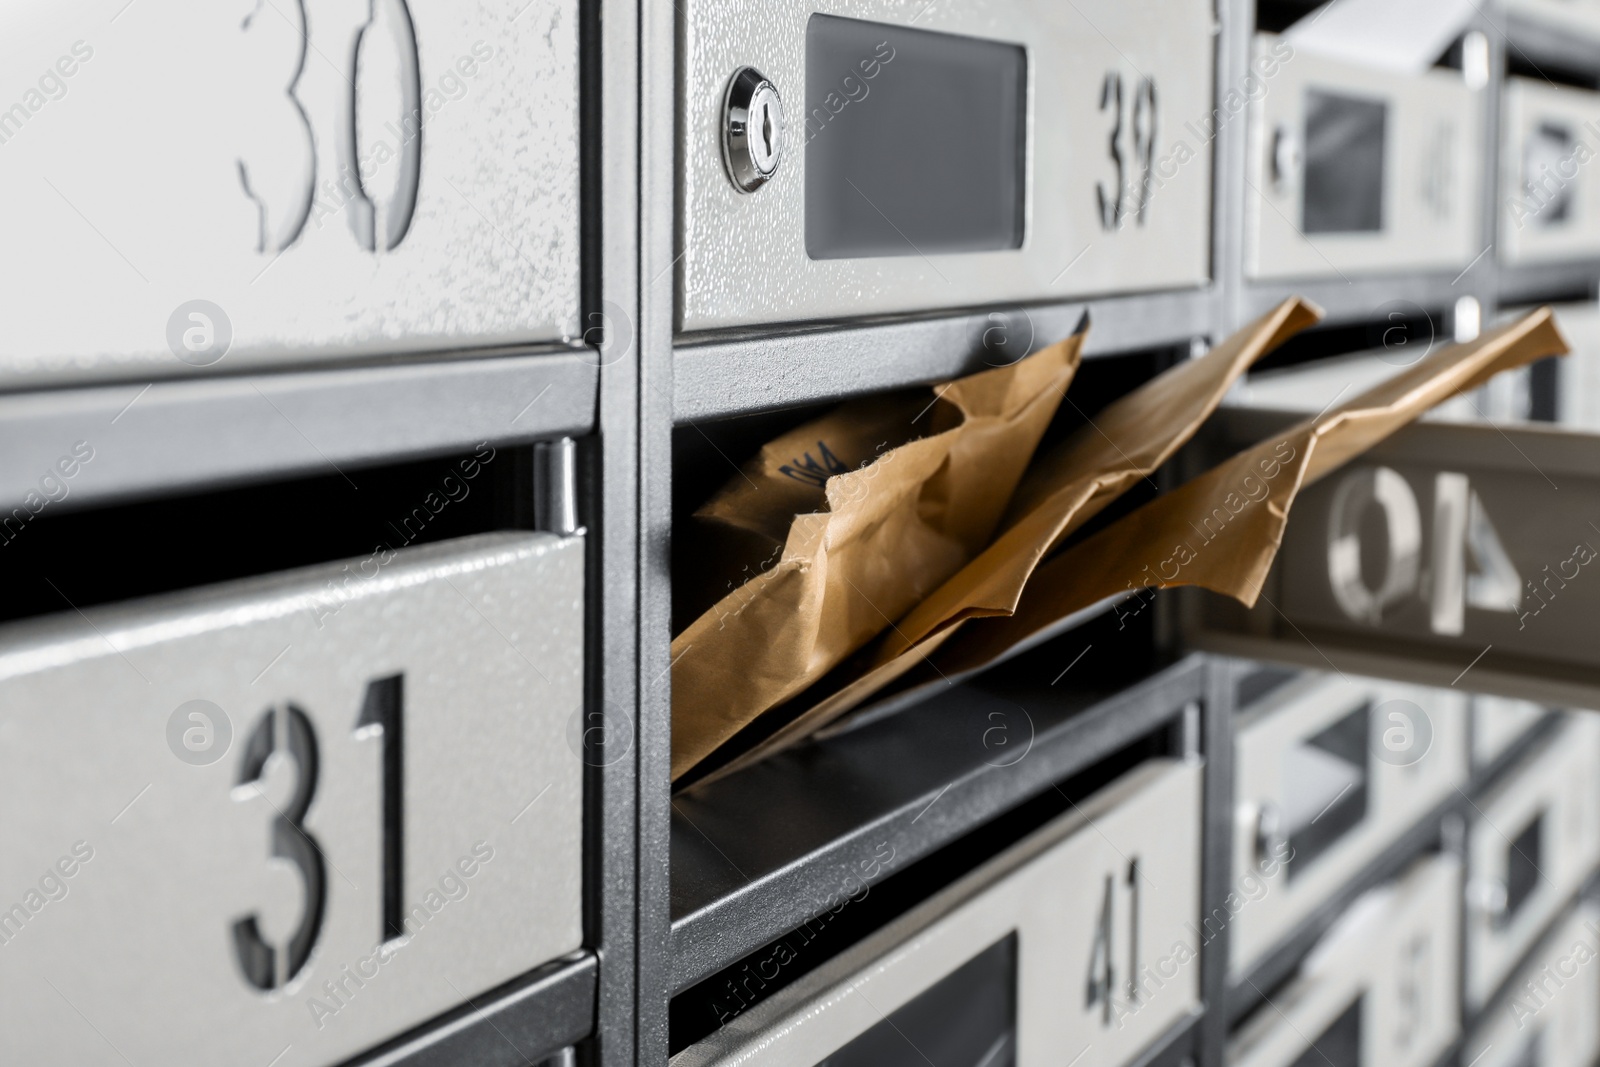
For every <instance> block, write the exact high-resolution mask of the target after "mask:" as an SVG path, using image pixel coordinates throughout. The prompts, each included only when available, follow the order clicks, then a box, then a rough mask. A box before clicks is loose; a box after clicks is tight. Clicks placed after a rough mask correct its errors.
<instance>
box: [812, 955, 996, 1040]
mask: <svg viewBox="0 0 1600 1067" xmlns="http://www.w3.org/2000/svg"><path fill="white" fill-rule="evenodd" d="M1016 1031H1017V935H1016V933H1015V932H1013V933H1012V934H1010V935H1009V936H1007V937H1004V938H1002V939H1000V940H999V941H996V942H995V943H994V944H993V945H991V946H989V947H988V948H986V949H984V950H983V951H982V952H980V953H978V954H977V955H976V956H974V957H972V959H970V960H968V961H967V962H966V963H964V964H962V965H961V966H960V967H958V968H956V969H955V970H954V971H952V972H950V973H949V974H948V975H946V976H945V977H944V978H941V979H940V980H939V981H938V982H937V983H935V984H934V986H933V987H932V988H930V989H928V990H926V991H924V992H923V993H921V994H920V995H919V996H917V997H916V998H914V999H913V1000H912V1001H911V1002H910V1003H908V1004H906V1005H904V1006H902V1007H900V1008H897V1009H896V1010H894V1011H893V1012H890V1013H889V1015H888V1016H886V1017H885V1018H884V1020H883V1021H882V1022H880V1023H878V1025H876V1026H874V1027H873V1028H872V1029H870V1030H868V1031H867V1032H866V1033H864V1034H862V1035H860V1036H859V1037H857V1038H856V1039H855V1040H853V1041H851V1042H850V1043H849V1044H848V1045H846V1046H844V1047H843V1048H841V1049H840V1050H839V1051H838V1052H835V1053H833V1054H832V1055H830V1056H829V1057H828V1058H827V1059H825V1060H823V1061H822V1062H821V1063H819V1064H817V1067H921V1065H922V1064H923V1063H925V1062H926V1061H925V1060H924V1059H923V1051H924V1050H926V1051H927V1052H928V1054H929V1055H932V1056H937V1057H939V1059H940V1060H942V1061H945V1062H949V1063H973V1064H982V1065H983V1067H1007V1065H1009V1064H1013V1063H1015V1062H1016V1056H1017V1051H1016V1044H1017V1038H1016Z"/></svg>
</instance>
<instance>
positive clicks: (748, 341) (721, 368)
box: [673, 289, 1218, 423]
mask: <svg viewBox="0 0 1600 1067" xmlns="http://www.w3.org/2000/svg"><path fill="white" fill-rule="evenodd" d="M1217 309H1218V300H1217V296H1216V293H1215V290H1214V289H1197V290H1183V291H1178V292H1170V293H1150V294H1140V295H1129V296H1118V297H1106V298H1103V299H1099V300H1088V301H1081V300H1080V301H1074V302H1070V303H1064V304H1048V305H1040V306H1025V307H1019V306H1010V307H997V308H993V309H990V310H986V311H974V312H968V313H965V314H959V315H950V316H945V317H942V318H931V317H930V318H920V319H903V320H896V321H892V322H873V323H837V322H834V323H797V324H791V325H789V326H783V327H776V328H766V329H762V330H760V331H756V330H740V331H734V332H722V331H719V332H717V333H715V334H683V335H680V336H679V337H678V338H677V340H676V342H675V345H674V350H673V418H674V420H675V421H676V422H679V423H683V422H694V421H699V420H703V419H715V418H723V417H726V416H730V415H743V414H748V413H751V412H757V411H771V410H776V409H778V408H784V407H794V406H796V405H800V404H809V403H816V402H819V401H828V400H841V399H843V398H845V397H849V396H858V395H861V394H863V393H871V392H876V391H879V390H883V389H892V388H895V387H898V386H905V385H920V384H925V383H928V382H937V381H943V380H945V379H947V378H954V377H958V376H960V375H962V374H968V373H972V372H974V371H979V370H982V369H984V367H985V365H986V364H985V361H984V356H985V353H984V350H983V347H982V345H983V337H984V333H985V331H986V330H989V329H990V328H991V327H994V326H996V325H997V323H1000V322H1004V324H1005V325H1004V329H1005V330H1006V331H1007V332H1006V337H1007V340H1008V341H1010V340H1011V339H1012V338H1015V337H1021V339H1022V340H1023V342H1024V343H1026V344H1027V347H1028V348H1029V349H1036V348H1040V347H1042V346H1044V345H1046V344H1049V343H1052V342H1055V341H1059V340H1061V339H1062V338H1063V337H1066V336H1068V335H1070V334H1071V333H1072V331H1073V330H1074V329H1075V328H1076V327H1077V325H1078V322H1079V321H1080V320H1081V319H1082V317H1083V314H1084V312H1088V313H1089V319H1090V327H1089V338H1088V341H1087V342H1086V344H1085V346H1084V354H1085V355H1087V356H1095V355H1106V354H1109V353H1114V352H1130V351H1137V350H1139V349H1144V348H1157V347H1161V346H1164V345H1172V344H1181V343H1185V342H1187V341H1188V340H1189V339H1190V338H1194V337H1206V336H1209V335H1210V334H1211V333H1212V330H1213V328H1214V327H1215V325H1216V322H1217V319H1218V315H1217ZM997 314H998V315H1002V316H1004V318H1003V319H995V318H991V316H994V315H997ZM989 358H990V359H993V357H989Z"/></svg>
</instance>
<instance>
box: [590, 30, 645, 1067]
mask: <svg viewBox="0 0 1600 1067" xmlns="http://www.w3.org/2000/svg"><path fill="white" fill-rule="evenodd" d="M641 7H642V5H640V4H638V3H635V2H634V0H585V2H584V3H583V5H582V9H581V16H580V17H581V19H582V27H581V31H580V42H581V49H582V66H581V70H582V76H581V85H582V119H583V135H582V142H581V143H582V146H583V147H582V152H583V171H582V173H583V192H584V198H583V201H584V217H583V239H584V241H583V243H584V249H585V259H584V271H583V283H584V284H583V298H584V309H583V310H584V318H583V326H584V328H585V339H586V340H589V341H590V342H591V343H596V344H597V347H595V348H591V349H590V352H591V353H592V355H593V358H595V359H596V360H597V361H598V362H599V364H600V391H599V411H598V413H597V422H598V426H599V437H598V447H597V448H595V449H594V450H593V451H592V452H591V453H590V454H589V456H588V457H587V464H586V466H587V467H588V469H587V470H586V471H585V472H584V474H585V477H584V482H585V484H586V486H587V487H588V488H589V493H590V496H589V500H588V508H587V511H586V520H587V521H588V522H590V523H591V525H592V526H593V527H595V528H596V529H595V530H594V531H593V534H594V535H593V536H592V538H591V543H592V544H594V545H595V546H596V549H595V554H594V556H593V557H592V559H591V561H590V570H589V582H590V590H591V593H590V604H591V607H592V612H591V614H592V616H593V618H594V622H593V623H592V624H591V629H590V644H589V650H588V656H589V660H590V663H591V671H590V679H591V681H590V691H589V701H590V705H589V706H590V709H591V710H596V709H597V708H598V710H600V711H601V712H602V713H603V714H604V716H605V726H606V731H607V737H606V740H607V746H606V750H605V758H604V759H600V760H596V761H594V762H595V763H597V764H600V765H599V766H592V767H591V768H590V778H589V783H588V788H587V791H586V795H585V803H586V806H587V808H588V821H587V826H588V832H589V837H588V841H587V844H588V849H587V853H588V855H587V859H586V866H585V872H584V874H585V878H584V882H585V888H586V894H587V897H588V903H587V911H586V914H585V926H586V932H587V934H588V940H589V943H590V945H591V946H592V947H593V948H594V950H595V952H596V954H597V955H598V957H599V961H600V968H599V984H598V989H597V996H596V1003H595V1029H594V1035H593V1037H592V1038H591V1040H590V1041H589V1042H588V1043H587V1046H586V1048H585V1058H586V1060H587V1061H588V1062H590V1063H593V1064H600V1065H604V1067H625V1065H630V1064H633V1063H634V1062H636V1059H637V1045H638V1037H637V1034H636V1032H635V1030H636V1020H637V1019H638V1018H639V1017H640V1013H639V999H640V990H641V989H642V988H648V984H647V983H641V982H640V980H639V975H638V968H637V946H638V943H639V906H640V900H641V899H642V898H641V895H640V892H639V859H640V857H639V852H638V849H637V847H636V843H637V842H638V841H639V840H640V834H639V823H640V820H639V812H640V803H639V790H638V783H639V781H640V780H641V779H642V778H643V777H644V776H645V774H644V772H643V771H642V769H641V768H643V767H645V766H647V765H648V755H647V754H648V752H649V746H650V744H651V741H652V738H653V737H654V733H655V731H654V730H653V729H651V728H649V724H648V721H647V714H646V710H645V708H644V707H643V706H642V705H641V704H640V702H639V699H638V697H639V692H640V687H639V681H638V679H639V656H638V648H639V616H640V612H639V588H640V583H639V559H638V552H639V545H640V538H639V499H638V487H639V484H640V479H639V463H640V436H639V431H640V426H641V419H640V409H639V393H640V378H641V367H642V365H643V354H644V353H645V352H646V351H647V350H648V347H647V345H646V343H645V337H644V335H643V333H642V331H641V330H640V329H639V323H640V319H641V316H640V313H639V303H638V294H639V284H638V277H639V258H638V251H639V243H638V242H639V225H640V220H639V195H638V180H639V178H638V176H639V140H638V130H639V121H638V120H639V92H640V71H641V63H640V53H639V29H640V23H639V20H640V12H641ZM612 744H616V745H617V747H619V748H620V747H623V746H624V745H625V746H626V748H625V750H624V751H622V752H620V753H618V752H616V751H615V750H614V749H613V748H612V747H611V745H612Z"/></svg>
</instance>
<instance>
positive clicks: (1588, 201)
mask: <svg viewBox="0 0 1600 1067" xmlns="http://www.w3.org/2000/svg"><path fill="white" fill-rule="evenodd" d="M1504 106H1505V120H1504V125H1503V130H1502V133H1501V150H1500V152H1501V157H1500V169H1501V179H1500V181H1501V186H1502V188H1504V189H1505V190H1506V195H1505V201H1504V208H1503V210H1502V211H1501V219H1500V254H1501V256H1502V258H1503V259H1504V260H1505V262H1507V263H1511V264H1518V263H1530V262H1538V261H1550V260H1560V259H1579V258H1582V257H1585V256H1595V255H1600V176H1596V174H1595V173H1593V171H1594V168H1593V167H1590V166H1588V163H1589V162H1590V161H1591V160H1592V159H1593V158H1594V156H1595V154H1596V153H1597V152H1600V93H1596V92H1591V91H1588V90H1584V89H1574V88H1571V87H1567V86H1560V87H1558V86H1553V85H1550V84H1548V83H1546V82H1543V81H1538V80H1535V79H1530V78H1509V79H1507V81H1506V87H1505V105H1504Z"/></svg>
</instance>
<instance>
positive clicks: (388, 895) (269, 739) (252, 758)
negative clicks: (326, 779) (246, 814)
mask: <svg viewBox="0 0 1600 1067" xmlns="http://www.w3.org/2000/svg"><path fill="white" fill-rule="evenodd" d="M402 679H403V676H402V675H398V674H397V675H394V676H392V677H388V678H379V679H376V680H374V681H373V682H371V683H370V684H368V686H367V692H366V697H365V699H364V700H363V701H362V704H361V714H360V715H359V716H358V717H357V719H356V730H355V736H356V738H357V739H363V738H366V737H377V738H379V739H380V740H381V741H382V744H383V753H382V775H381V777H382V781H383V785H382V790H383V797H382V801H381V803H380V811H381V816H380V817H381V820H382V826H381V827H380V834H381V837H382V852H383V859H382V865H383V889H382V894H383V899H382V902H381V903H382V915H383V924H382V932H381V936H380V938H379V942H380V944H381V943H382V942H383V941H387V940H390V939H392V938H395V937H400V936H403V934H404V932H405V931H404V929H403V927H402V926H401V918H400V899H401V897H400V893H401V886H400V876H401V858H402V857H401V845H402V840H403V838H402V831H403V826H402V822H401V793H400V786H401V780H400V775H401V768H402V765H403V764H402V756H403V750H402V749H401V733H400V710H401V694H402V692H403V690H402ZM280 753H281V754H282V755H283V756H284V757H286V758H287V759H288V760H289V762H290V763H292V764H293V765H294V771H295V784H294V795H293V796H292V797H290V798H289V802H288V803H287V804H286V805H284V806H283V807H281V808H278V809H277V813H276V816H275V817H274V818H273V820H272V832H271V839H270V840H271V851H272V855H273V856H274V857H276V858H278V859H282V860H287V861H288V862H289V863H291V864H292V865H293V866H294V867H295V869H296V870H297V871H298V872H299V874H300V881H301V884H302V885H303V886H304V887H305V893H304V896H303V901H304V903H303V905H302V906H301V910H300V919H299V922H298V923H296V925H295V928H294V931H293V932H292V933H291V934H290V935H289V937H288V940H287V941H286V942H284V943H283V944H278V945H275V944H272V943H271V942H269V941H268V940H267V939H266V938H265V937H264V936H263V935H262V932H261V926H260V922H259V920H258V916H257V915H255V914H251V915H247V916H245V917H244V918H242V919H238V920H236V921H235V922H234V924H233V947H234V955H235V957H236V959H237V960H238V963H239V969H240V970H241V971H243V972H244V977H245V980H246V981H247V982H249V983H250V984H251V985H252V986H254V987H255V988H257V989H260V990H263V991H269V990H273V989H281V988H283V987H284V986H285V985H287V984H288V983H289V982H290V981H291V980H293V979H294V978H295V976H296V975H298V974H299V973H300V972H301V970H302V969H304V967H305V965H306V961H307V960H308V959H309V958H310V957H311V947H312V946H313V945H314V944H316V940H317V935H318V934H319V933H320V932H321V931H322V920H323V913H324V911H325V907H326V902H327V887H328V875H327V870H326V867H325V863H324V860H323V858H322V846H321V845H320V844H319V843H318V842H317V839H316V838H314V837H312V836H311V834H310V832H309V831H308V830H306V828H305V825H304V820H305V817H306V811H307V809H309V808H310V807H311V798H312V796H313V795H314V794H315V793H316V791H317V772H318V758H317V735H316V731H315V730H314V729H313V727H312V725H311V719H310V718H309V717H308V716H307V715H306V713H305V712H304V711H302V710H301V709H300V708H298V707H296V706H295V705H294V704H292V703H290V704H284V705H283V706H281V707H273V708H268V709H267V710H266V711H264V712H262V713H261V717H260V718H259V719H257V720H256V725H255V729H253V730H252V731H251V732H250V739H249V741H247V742H246V743H245V747H244V754H243V756H242V757H241V759H240V762H239V775H238V779H237V785H236V787H235V788H236V789H242V790H244V792H243V793H240V794H239V795H240V796H241V798H248V797H254V796H259V795H261V781H262V779H263V778H264V777H265V776H266V773H267V761H268V760H269V759H270V758H271V757H272V756H274V755H277V754H280Z"/></svg>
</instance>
